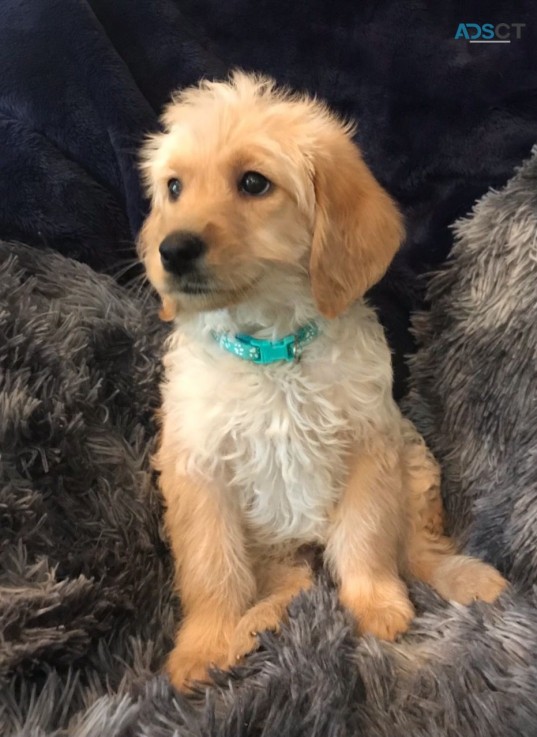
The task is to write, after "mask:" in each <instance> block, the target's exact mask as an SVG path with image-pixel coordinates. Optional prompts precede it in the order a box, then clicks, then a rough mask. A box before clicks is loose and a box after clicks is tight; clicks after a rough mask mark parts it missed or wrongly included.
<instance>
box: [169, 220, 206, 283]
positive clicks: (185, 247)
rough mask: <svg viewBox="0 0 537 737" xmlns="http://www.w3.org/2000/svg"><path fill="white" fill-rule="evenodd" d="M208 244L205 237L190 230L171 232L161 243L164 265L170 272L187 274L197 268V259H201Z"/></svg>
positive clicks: (178, 274)
mask: <svg viewBox="0 0 537 737" xmlns="http://www.w3.org/2000/svg"><path fill="white" fill-rule="evenodd" d="M206 250H207V245H206V243H205V241H204V240H203V238H200V236H199V235H196V233H191V232H190V231H188V230H178V231H176V232H175V233H170V235H167V236H166V238H164V240H163V241H162V243H161V244H160V248H159V251H160V258H161V261H162V265H163V267H164V268H165V269H166V271H169V272H170V274H176V275H177V276H180V275H181V274H186V273H188V272H189V271H193V270H194V269H195V268H196V261H197V260H198V259H200V258H201V257H202V256H203V254H204V253H205V251H206Z"/></svg>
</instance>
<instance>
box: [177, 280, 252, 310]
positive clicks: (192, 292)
mask: <svg viewBox="0 0 537 737" xmlns="http://www.w3.org/2000/svg"><path fill="white" fill-rule="evenodd" d="M258 281H259V278H256V279H252V280H250V281H248V282H246V283H244V284H222V283H221V282H218V281H216V280H214V279H212V278H208V277H205V276H202V275H192V274H191V275H189V276H188V277H186V276H185V277H183V278H182V279H180V280H178V281H176V282H175V283H174V285H173V289H172V290H171V291H174V292H176V293H177V294H178V295H179V296H181V297H183V298H184V297H186V298H193V299H194V300H195V299H196V298H200V299H202V300H203V302H206V303H211V304H212V303H218V305H222V306H225V305H226V304H235V303H237V302H239V301H241V300H242V299H244V297H246V296H247V295H248V294H249V293H250V291H251V289H252V288H253V287H254V286H255V285H256V284H257V282H258Z"/></svg>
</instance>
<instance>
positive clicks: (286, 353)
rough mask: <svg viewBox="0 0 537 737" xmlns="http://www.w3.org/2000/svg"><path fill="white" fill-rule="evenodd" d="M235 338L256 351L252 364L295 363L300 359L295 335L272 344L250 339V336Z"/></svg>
mask: <svg viewBox="0 0 537 737" xmlns="http://www.w3.org/2000/svg"><path fill="white" fill-rule="evenodd" d="M236 338H237V340H239V341H240V342H241V343H245V344H246V345H247V346H248V347H251V348H255V349H256V355H255V357H254V358H252V359H251V360H252V362H253V363H260V364H267V363H276V362H277V361H287V362H291V361H297V360H298V358H299V357H300V350H299V346H298V343H297V339H296V336H295V335H288V336H287V337H285V338H282V340H276V341H273V342H270V341H267V340H261V339H259V338H252V337H251V336H250V335H237V336H236Z"/></svg>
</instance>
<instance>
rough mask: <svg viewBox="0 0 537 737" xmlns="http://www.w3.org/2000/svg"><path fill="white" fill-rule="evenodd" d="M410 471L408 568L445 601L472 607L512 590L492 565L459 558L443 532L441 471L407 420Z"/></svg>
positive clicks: (406, 471)
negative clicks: (471, 604) (479, 600)
mask: <svg viewBox="0 0 537 737" xmlns="http://www.w3.org/2000/svg"><path fill="white" fill-rule="evenodd" d="M405 441H406V443H405V468H404V479H405V484H406V486H407V494H408V504H409V529H408V538H407V551H406V552H407V566H408V570H409V573H410V574H411V575H413V576H415V577H416V578H419V579H420V580H422V581H425V582H426V583H428V584H429V585H430V586H432V587H433V588H434V589H435V590H436V591H438V593H439V594H440V595H441V596H442V597H444V599H447V600H451V601H457V602H459V603H460V604H469V603H471V602H472V601H474V600H476V599H481V600H482V601H487V602H492V601H494V600H495V599H496V598H497V597H498V596H499V595H500V594H501V592H502V591H503V590H504V588H505V587H506V586H507V582H506V581H505V579H504V578H503V577H502V576H501V575H500V574H499V573H498V571H497V570H496V569H495V568H493V567H492V566H491V565H489V564H488V563H484V562H483V561H481V560H479V559H478V558H473V557H471V556H468V555H459V554H457V551H456V547H455V543H454V542H453V540H452V539H451V538H450V537H448V536H447V535H445V534H444V526H443V519H442V498H441V496H440V469H439V467H438V464H437V463H436V461H435V459H434V458H433V456H432V454H431V452H430V451H429V450H428V448H427V446H426V445H425V443H424V441H423V439H422V438H421V436H420V435H419V434H418V433H417V431H416V429H415V428H414V426H413V425H411V423H409V422H406V421H405Z"/></svg>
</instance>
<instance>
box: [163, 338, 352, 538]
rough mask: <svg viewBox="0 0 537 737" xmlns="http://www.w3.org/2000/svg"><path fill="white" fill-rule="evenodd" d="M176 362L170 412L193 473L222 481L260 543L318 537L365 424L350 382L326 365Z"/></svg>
mask: <svg viewBox="0 0 537 737" xmlns="http://www.w3.org/2000/svg"><path fill="white" fill-rule="evenodd" d="M174 363H175V366H176V367H178V368H176V369H175V371H174V372H173V373H174V374H175V375H174V376H173V377H172V376H169V378H170V381H169V384H168V387H169V392H168V397H167V404H168V406H167V407H166V415H167V416H168V417H169V415H170V411H172V412H173V414H174V419H173V420H172V421H173V422H174V423H175V427H176V428H177V429H178V430H179V433H180V442H181V446H182V447H183V448H184V449H186V450H187V455H188V458H189V463H190V464H191V468H192V467H193V468H195V469H196V470H198V471H200V472H201V473H203V474H206V475H209V476H210V477H211V478H214V479H217V480H218V482H220V483H222V484H224V485H225V487H226V493H229V494H233V495H234V496H235V498H236V500H237V501H238V503H239V504H240V506H241V508H242V510H243V513H244V516H245V518H246V521H247V523H248V525H249V526H250V527H251V528H253V530H254V533H255V535H256V536H257V538H258V539H259V538H261V539H263V538H265V539H266V541H267V542H270V543H274V542H280V541H285V540H300V541H311V540H319V541H322V540H323V539H324V536H325V531H326V525H327V523H328V519H329V515H330V512H331V510H332V508H333V506H334V503H335V502H336V501H337V499H338V497H339V495H340V493H341V490H342V486H343V483H344V480H345V477H346V475H347V466H348V453H349V450H350V447H351V445H352V440H353V437H354V436H355V435H356V431H357V427H358V425H359V423H360V415H361V412H360V406H359V404H360V403H359V402H357V401H355V399H353V396H352V395H353V392H352V390H351V388H350V387H349V386H348V382H345V381H344V382H343V384H342V383H341V381H338V378H339V379H341V378H343V377H338V376H335V375H334V367H333V366H332V367H328V366H323V365H322V362H321V363H320V364H319V365H314V366H311V365H310V366H305V365H296V366H295V365H283V366H281V365H280V366H276V367H270V368H268V369H267V368H261V367H258V366H255V365H253V364H247V363H243V362H240V361H238V359H236V358H231V357H230V358H229V359H227V357H226V359H225V360H223V361H218V362H213V363H211V362H207V361H206V360H202V358H201V357H200V360H194V361H193V360H192V353H190V360H189V361H188V363H187V362H184V361H183V360H182V359H181V358H180V357H178V360H177V361H175V362H174ZM345 378H346V379H347V378H348V377H345Z"/></svg>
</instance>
